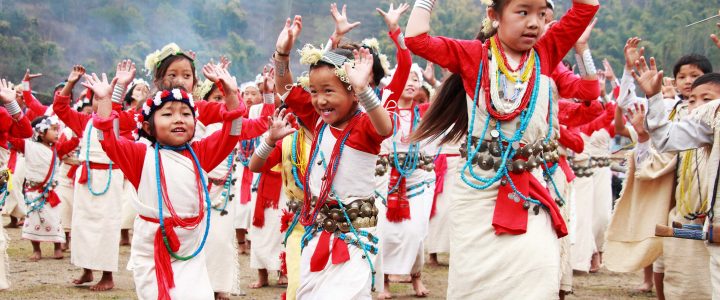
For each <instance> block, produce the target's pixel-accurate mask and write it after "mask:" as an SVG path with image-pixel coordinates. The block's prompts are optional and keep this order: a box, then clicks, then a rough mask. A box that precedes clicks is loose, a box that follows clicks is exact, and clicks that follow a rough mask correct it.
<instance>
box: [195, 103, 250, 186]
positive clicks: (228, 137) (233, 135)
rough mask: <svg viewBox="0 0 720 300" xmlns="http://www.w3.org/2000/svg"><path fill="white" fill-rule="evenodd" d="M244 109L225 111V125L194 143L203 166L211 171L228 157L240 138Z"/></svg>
mask: <svg viewBox="0 0 720 300" xmlns="http://www.w3.org/2000/svg"><path fill="white" fill-rule="evenodd" d="M243 113H244V111H242V110H240V109H236V110H233V111H228V112H225V113H223V127H222V129H221V130H218V131H216V132H214V133H213V134H211V135H210V136H208V137H206V138H204V139H202V140H200V141H197V142H194V143H192V147H193V149H194V150H195V152H196V153H197V157H198V160H200V165H201V166H202V168H203V169H204V170H205V171H207V172H210V171H212V169H214V168H215V167H217V165H219V164H220V163H221V162H223V160H225V159H227V157H228V155H229V154H230V152H232V150H233V148H235V145H236V144H237V143H238V141H239V138H240V131H241V130H239V129H240V126H239V125H240V122H242V115H243Z"/></svg>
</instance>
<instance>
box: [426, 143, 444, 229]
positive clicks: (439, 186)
mask: <svg viewBox="0 0 720 300" xmlns="http://www.w3.org/2000/svg"><path fill="white" fill-rule="evenodd" d="M445 174H447V154H440V155H438V157H437V158H435V194H434V195H433V203H432V209H431V210H430V219H432V218H433V217H434V216H435V212H436V210H437V198H438V196H439V195H440V194H442V193H443V191H444V190H445Z"/></svg>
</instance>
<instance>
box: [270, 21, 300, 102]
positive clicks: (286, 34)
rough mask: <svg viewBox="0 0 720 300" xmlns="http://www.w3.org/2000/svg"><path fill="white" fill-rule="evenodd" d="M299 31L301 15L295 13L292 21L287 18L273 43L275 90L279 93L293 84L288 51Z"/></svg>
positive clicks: (283, 92) (284, 91)
mask: <svg viewBox="0 0 720 300" xmlns="http://www.w3.org/2000/svg"><path fill="white" fill-rule="evenodd" d="M301 31H302V17H300V16H297V15H296V16H295V18H294V19H293V20H292V21H291V20H290V18H288V19H287V20H286V21H285V27H284V28H283V30H282V32H280V35H279V36H278V40H277V43H276V44H275V53H274V54H273V62H274V63H275V86H276V87H277V88H276V92H277V93H278V94H280V95H285V93H287V92H288V90H287V89H286V87H288V86H291V85H292V84H293V77H292V72H290V52H291V51H292V47H293V45H294V44H295V39H296V38H297V37H298V36H299V35H300V32H301Z"/></svg>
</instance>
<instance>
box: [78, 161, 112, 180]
mask: <svg viewBox="0 0 720 300" xmlns="http://www.w3.org/2000/svg"><path fill="white" fill-rule="evenodd" d="M80 163H81V164H82V172H80V178H79V179H78V183H80V184H86V183H87V182H88V168H87V164H85V162H80ZM112 168H113V170H114V169H118V168H119V167H118V166H117V165H116V164H113V165H112ZM90 169H92V170H109V169H110V164H101V163H94V162H90Z"/></svg>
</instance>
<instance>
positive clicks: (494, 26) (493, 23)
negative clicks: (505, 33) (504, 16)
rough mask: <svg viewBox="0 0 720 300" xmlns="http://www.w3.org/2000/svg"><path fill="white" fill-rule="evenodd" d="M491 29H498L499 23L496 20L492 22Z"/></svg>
mask: <svg viewBox="0 0 720 300" xmlns="http://www.w3.org/2000/svg"><path fill="white" fill-rule="evenodd" d="M492 27H493V28H495V29H497V28H498V27H500V22H498V21H497V20H495V21H492Z"/></svg>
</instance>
